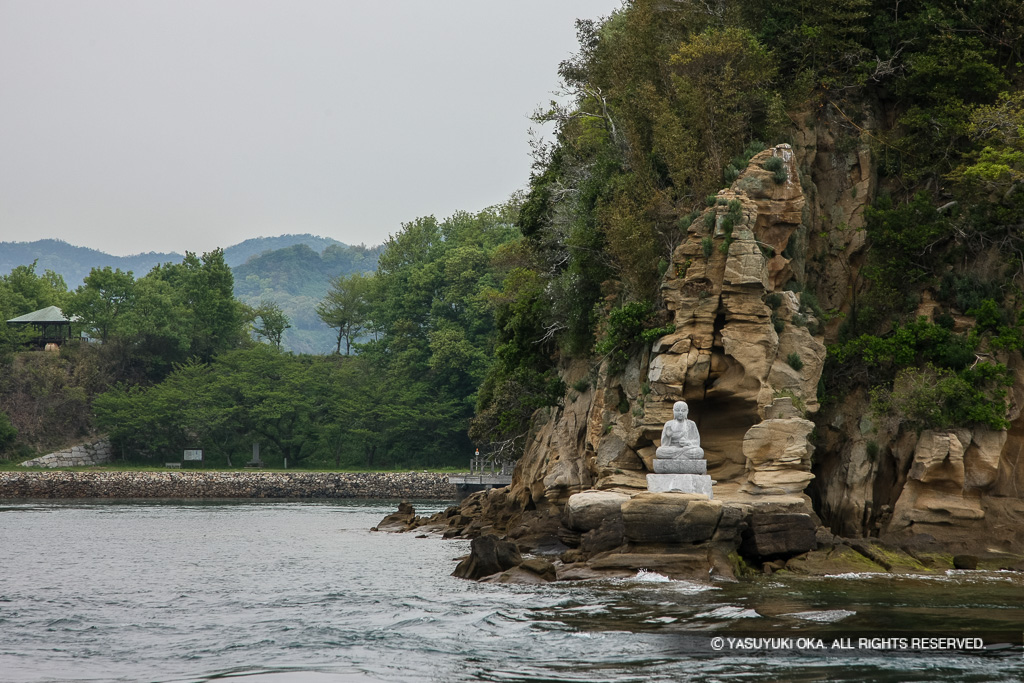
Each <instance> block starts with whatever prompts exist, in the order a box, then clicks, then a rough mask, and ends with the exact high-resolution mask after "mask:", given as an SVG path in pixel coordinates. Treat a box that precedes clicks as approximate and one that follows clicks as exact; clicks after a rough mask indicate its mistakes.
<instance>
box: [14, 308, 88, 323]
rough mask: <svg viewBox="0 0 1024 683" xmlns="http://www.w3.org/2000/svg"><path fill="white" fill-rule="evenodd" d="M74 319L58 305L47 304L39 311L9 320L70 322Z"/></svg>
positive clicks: (20, 321)
mask: <svg viewBox="0 0 1024 683" xmlns="http://www.w3.org/2000/svg"><path fill="white" fill-rule="evenodd" d="M75 317H77V316H75ZM71 321H72V319H71V318H68V317H66V316H65V315H64V312H63V311H61V310H60V309H59V308H57V307H56V306H47V307H46V308H41V309H39V310H38V311H32V312H31V313H26V314H25V315H19V316H18V317H17V318H11V319H10V320H8V321H7V322H9V323H69V322H71Z"/></svg>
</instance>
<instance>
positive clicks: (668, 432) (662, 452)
mask: <svg viewBox="0 0 1024 683" xmlns="http://www.w3.org/2000/svg"><path fill="white" fill-rule="evenodd" d="M689 412H690V408H689V406H687V405H686V401H676V402H675V405H673V406H672V415H673V416H675V419H674V420H669V421H668V422H666V423H665V428H664V429H663V430H661V446H659V447H658V450H657V451H656V452H655V454H654V457H656V458H664V459H666V460H680V459H682V460H702V459H703V458H704V449H703V448H701V447H700V432H698V431H697V423H696V422H694V421H693V420H688V419H687V418H686V416H687V414H688V413H689Z"/></svg>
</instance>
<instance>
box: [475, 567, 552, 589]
mask: <svg viewBox="0 0 1024 683" xmlns="http://www.w3.org/2000/svg"><path fill="white" fill-rule="evenodd" d="M552 580H553V579H548V578H545V577H543V576H541V575H540V574H538V573H536V572H532V571H530V570H529V569H526V568H525V567H523V566H522V565H520V566H518V567H512V568H511V569H506V570H505V571H503V572H500V573H498V574H492V575H491V576H485V577H483V578H482V579H480V581H481V583H516V584H523V585H527V586H529V585H540V584H544V583H548V582H549V581H552Z"/></svg>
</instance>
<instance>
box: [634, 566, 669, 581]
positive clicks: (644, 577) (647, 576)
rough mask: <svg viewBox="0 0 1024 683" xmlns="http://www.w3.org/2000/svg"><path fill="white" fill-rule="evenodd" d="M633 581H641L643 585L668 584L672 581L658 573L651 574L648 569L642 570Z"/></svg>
mask: <svg viewBox="0 0 1024 683" xmlns="http://www.w3.org/2000/svg"><path fill="white" fill-rule="evenodd" d="M632 580H633V581H641V582H643V583H668V582H669V581H671V580H672V579H670V578H668V577H667V576H665V575H664V574H659V573H658V572H649V571H647V570H646V569H641V570H640V571H638V572H637V573H636V576H634V577H633V579H632Z"/></svg>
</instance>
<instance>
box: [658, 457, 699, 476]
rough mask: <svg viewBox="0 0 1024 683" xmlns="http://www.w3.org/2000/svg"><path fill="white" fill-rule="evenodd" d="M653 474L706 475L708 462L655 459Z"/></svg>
mask: <svg viewBox="0 0 1024 683" xmlns="http://www.w3.org/2000/svg"><path fill="white" fill-rule="evenodd" d="M654 473H655V474H707V473H708V461H707V460H704V459H701V460H683V459H674V460H669V459H667V458H655V459H654Z"/></svg>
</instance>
